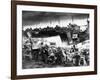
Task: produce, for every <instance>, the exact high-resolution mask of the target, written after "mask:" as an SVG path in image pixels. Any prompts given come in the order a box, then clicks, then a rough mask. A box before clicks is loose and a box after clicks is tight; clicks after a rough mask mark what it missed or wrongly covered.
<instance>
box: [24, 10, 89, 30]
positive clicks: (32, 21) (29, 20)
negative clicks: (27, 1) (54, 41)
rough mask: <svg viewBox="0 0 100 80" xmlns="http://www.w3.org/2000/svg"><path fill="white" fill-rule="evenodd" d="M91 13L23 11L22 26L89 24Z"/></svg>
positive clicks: (25, 27) (42, 26)
mask: <svg viewBox="0 0 100 80" xmlns="http://www.w3.org/2000/svg"><path fill="white" fill-rule="evenodd" d="M88 18H89V14H79V13H60V12H59V13H57V12H40V11H22V28H23V30H25V29H27V28H32V29H34V28H44V27H47V26H50V27H55V26H56V25H59V26H60V27H67V25H68V24H69V23H73V24H77V25H87V19H88Z"/></svg>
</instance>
